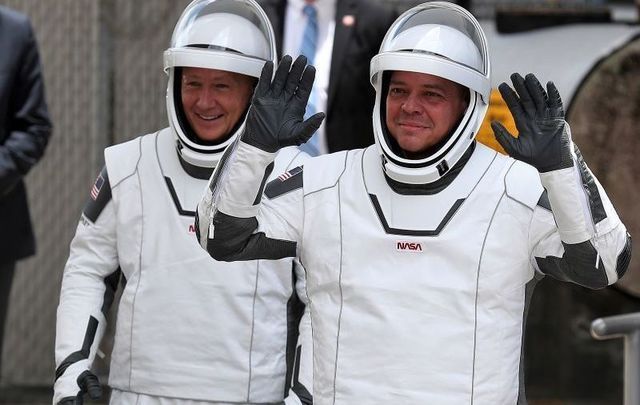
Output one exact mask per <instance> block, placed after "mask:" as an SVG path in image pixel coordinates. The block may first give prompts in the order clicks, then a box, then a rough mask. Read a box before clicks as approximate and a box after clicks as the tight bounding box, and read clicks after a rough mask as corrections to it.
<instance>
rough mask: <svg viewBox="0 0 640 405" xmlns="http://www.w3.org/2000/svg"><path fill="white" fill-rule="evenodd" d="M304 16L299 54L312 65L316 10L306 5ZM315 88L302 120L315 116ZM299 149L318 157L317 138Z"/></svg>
mask: <svg viewBox="0 0 640 405" xmlns="http://www.w3.org/2000/svg"><path fill="white" fill-rule="evenodd" d="M302 12H303V13H304V15H306V16H307V25H306V26H305V28H304V33H303V34H302V45H301V46H300V54H301V55H304V56H305V57H306V58H307V63H308V64H310V65H312V64H313V62H314V60H315V57H316V50H317V48H318V10H317V9H316V7H315V6H314V5H313V4H308V3H307V4H306V5H305V6H304V8H303V9H302ZM315 93H316V91H315V86H314V89H313V90H312V91H311V96H310V97H309V102H308V103H307V110H306V111H305V113H304V118H305V119H306V118H309V117H310V116H312V115H313V114H315V113H316V112H317V111H316V107H315V103H316V97H315ZM301 149H302V150H304V151H305V152H307V153H308V154H310V155H311V156H317V155H319V152H320V149H319V148H318V136H317V133H316V134H314V135H313V136H312V137H311V139H309V140H308V141H307V142H306V143H305V144H303V145H302V146H301Z"/></svg>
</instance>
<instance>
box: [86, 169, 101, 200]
mask: <svg viewBox="0 0 640 405" xmlns="http://www.w3.org/2000/svg"><path fill="white" fill-rule="evenodd" d="M103 185H104V177H102V173H100V174H99V175H98V178H97V179H96V181H95V183H93V187H91V192H90V193H89V195H90V196H91V199H93V200H94V201H95V200H97V199H98V195H99V194H100V189H101V188H102V186H103Z"/></svg>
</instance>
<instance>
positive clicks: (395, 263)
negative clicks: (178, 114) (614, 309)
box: [197, 2, 631, 405]
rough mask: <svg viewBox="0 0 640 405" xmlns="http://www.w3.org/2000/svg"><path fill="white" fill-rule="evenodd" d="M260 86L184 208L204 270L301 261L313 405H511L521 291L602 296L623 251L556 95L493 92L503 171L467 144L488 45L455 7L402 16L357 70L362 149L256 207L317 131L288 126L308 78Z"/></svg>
mask: <svg viewBox="0 0 640 405" xmlns="http://www.w3.org/2000/svg"><path fill="white" fill-rule="evenodd" d="M271 69H272V67H271V65H270V64H267V65H266V66H265V68H264V71H263V76H262V78H261V79H260V82H259V84H258V86H257V88H256V94H255V96H254V100H253V102H252V106H251V109H250V112H249V115H248V118H247V123H246V127H245V129H244V131H243V134H242V136H241V137H240V138H239V139H238V141H237V145H236V146H235V147H234V148H233V150H231V149H229V150H228V151H227V153H229V155H228V158H227V159H226V160H225V164H224V165H221V166H219V167H217V168H216V173H218V176H219V177H220V178H223V179H225V180H223V181H221V182H218V183H216V184H215V185H212V186H211V187H210V192H208V193H205V195H204V197H203V200H202V201H201V202H200V204H199V206H198V215H197V221H198V226H197V233H198V237H199V241H200V244H201V245H202V246H203V247H204V248H205V249H207V250H208V251H209V253H210V254H211V255H212V256H213V257H215V258H217V259H219V260H237V261H242V260H248V259H256V258H271V259H278V258H284V257H297V258H298V259H299V260H300V261H301V263H302V264H303V266H304V268H305V269H306V272H307V296H308V302H309V306H310V308H311V323H312V325H313V378H314V380H313V395H314V403H315V404H320V405H324V404H355V403H357V404H391V403H394V404H468V403H473V404H515V403H517V402H518V401H519V400H523V399H524V398H522V397H521V395H522V394H523V391H522V389H521V388H522V387H521V386H520V381H522V379H520V378H519V377H520V376H521V370H522V368H521V366H522V365H521V350H522V331H523V330H524V325H523V323H524V314H525V312H526V311H525V310H526V308H525V306H526V304H525V302H526V299H525V295H526V294H525V292H526V290H527V286H528V285H531V284H532V283H533V282H534V280H536V278H538V277H541V276H544V275H550V276H552V277H554V278H558V279H560V280H565V281H570V282H573V283H577V284H580V285H582V286H585V287H589V288H603V287H605V286H607V285H609V284H612V283H614V282H616V281H617V280H618V279H619V278H620V277H621V276H622V275H623V274H624V272H625V270H626V268H627V266H628V263H629V259H630V251H631V244H630V238H629V236H628V234H627V232H626V229H625V227H624V225H623V224H622V223H621V221H620V219H619V218H618V215H617V214H616V212H615V210H614V208H613V206H612V204H611V202H610V201H609V199H608V198H607V195H606V194H605V192H604V190H603V189H602V187H601V185H600V184H599V183H598V181H597V180H596V178H595V177H594V176H593V174H592V173H591V172H590V171H589V169H588V168H587V166H586V165H585V163H584V160H583V159H582V157H581V155H580V153H579V151H578V149H577V148H576V147H575V145H574V144H573V142H572V141H571V136H570V130H569V125H568V124H567V123H566V122H565V120H564V111H563V107H562V101H561V99H560V96H559V93H558V91H557V89H556V88H555V86H554V85H553V83H551V82H550V83H549V84H548V85H547V89H546V90H545V89H543V88H542V86H541V85H540V84H539V82H538V80H537V79H536V78H535V76H533V75H527V76H526V78H523V77H522V76H520V75H518V74H514V75H513V76H512V82H513V87H514V88H515V90H514V89H512V88H511V87H510V86H509V85H507V84H505V83H503V84H502V85H501V86H500V91H501V93H502V95H503V97H504V98H505V100H506V102H507V104H508V106H509V108H510V110H511V112H512V113H513V115H514V118H515V121H516V124H517V128H518V130H519V137H518V138H514V137H512V136H511V135H510V134H509V133H508V132H507V131H506V130H505V129H504V128H503V127H501V126H500V125H499V124H494V131H495V132H496V136H497V137H498V139H499V141H500V142H501V144H502V145H503V146H504V147H505V149H506V150H507V152H508V153H509V154H510V155H511V156H512V157H508V156H504V155H501V154H499V153H497V152H495V151H493V150H491V149H489V148H487V147H485V146H483V145H481V144H479V143H477V142H476V141H475V140H474V137H475V134H476V133H477V131H478V128H479V127H480V125H481V122H482V120H483V118H484V115H485V112H486V110H487V103H488V100H489V92H490V75H489V52H488V47H487V43H486V38H485V35H484V33H483V31H482V29H481V28H480V26H479V24H478V22H477V21H476V20H475V19H474V18H473V16H472V15H471V14H469V13H468V12H467V11H465V10H464V9H462V8H460V7H459V6H456V5H454V4H451V3H446V2H428V3H425V4H422V5H419V6H416V7H415V8H412V9H411V10H409V11H407V12H406V13H404V14H403V15H401V16H400V17H399V18H398V19H397V20H396V21H395V23H394V24H393V25H392V26H391V27H390V29H389V31H388V32H387V35H386V37H385V40H384V41H383V43H382V46H381V49H380V53H379V54H378V55H377V56H375V57H374V58H373V59H372V61H371V82H372V84H373V86H374V88H375V90H376V93H377V98H376V104H375V109H374V113H373V119H374V126H375V130H374V131H375V137H376V145H375V146H372V147H369V148H366V149H363V150H355V151H348V152H339V153H336V154H332V155H326V156H321V157H317V158H312V159H309V160H307V161H306V162H305V163H304V167H303V168H295V169H293V170H290V171H288V173H287V174H285V175H282V176H280V178H279V179H276V180H273V181H272V182H270V183H269V184H268V185H267V187H266V189H265V193H264V196H263V198H262V201H261V204H255V202H256V201H254V196H255V195H261V194H260V193H259V190H260V188H261V184H262V183H263V181H264V176H265V169H266V168H267V167H268V165H269V164H270V163H271V162H272V160H273V157H274V155H275V152H276V151H277V150H278V149H279V148H281V147H284V146H287V145H293V144H299V143H300V142H304V141H305V140H306V139H307V137H308V136H309V134H310V133H311V132H313V129H314V128H316V127H318V125H319V123H320V122H321V121H322V119H323V115H322V114H317V115H315V116H313V117H311V118H309V119H308V120H306V121H303V120H302V117H303V111H304V105H305V103H306V100H307V98H308V93H309V89H310V88H311V84H312V82H313V75H314V70H313V68H312V67H305V61H304V60H303V59H300V58H299V59H297V60H296V61H295V62H293V63H292V60H291V58H289V57H286V58H283V60H282V61H281V62H280V65H279V67H278V69H277V71H276V73H275V77H274V79H273V81H271V80H270V78H271ZM267 172H268V171H267ZM240 178H242V179H251V180H248V181H245V182H238V181H234V179H240ZM231 235H234V238H233V239H232V238H230V236H231Z"/></svg>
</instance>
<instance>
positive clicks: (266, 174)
mask: <svg viewBox="0 0 640 405" xmlns="http://www.w3.org/2000/svg"><path fill="white" fill-rule="evenodd" d="M273 166H274V165H273V162H271V163H269V165H268V166H267V167H266V168H265V169H264V176H262V181H261V182H260V188H259V189H258V192H257V193H256V198H254V199H253V205H258V204H260V200H262V193H263V192H264V185H265V184H267V180H268V179H269V176H271V172H272V171H273Z"/></svg>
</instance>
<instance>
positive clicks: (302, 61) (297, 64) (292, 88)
mask: <svg viewBox="0 0 640 405" xmlns="http://www.w3.org/2000/svg"><path fill="white" fill-rule="evenodd" d="M306 66H307V58H305V57H304V56H303V55H300V56H298V57H297V58H296V60H295V61H294V62H293V66H291V71H290V72H289V78H288V80H287V84H286V86H285V88H284V94H285V97H286V99H287V100H289V99H290V98H291V97H293V94H294V93H295V92H296V89H297V88H298V84H299V83H300V78H301V77H302V73H303V72H304V68H305V67H306Z"/></svg>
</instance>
